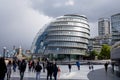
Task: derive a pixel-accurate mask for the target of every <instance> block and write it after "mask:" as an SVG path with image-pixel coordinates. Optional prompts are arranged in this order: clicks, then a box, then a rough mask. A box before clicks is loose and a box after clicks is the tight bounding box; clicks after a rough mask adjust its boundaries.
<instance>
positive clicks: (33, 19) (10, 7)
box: [0, 0, 52, 51]
mask: <svg viewBox="0 0 120 80" xmlns="http://www.w3.org/2000/svg"><path fill="white" fill-rule="evenodd" d="M31 5H32V3H31V2H30V1H29V0H19V1H16V0H10V1H9V0H2V1H0V22H1V23H0V38H1V40H0V44H1V45H0V49H2V47H3V46H6V47H10V46H11V47H12V46H13V45H17V46H19V45H21V46H23V47H24V48H27V49H29V48H30V46H31V44H32V41H33V39H34V37H35V35H36V33H37V32H38V31H39V29H41V28H42V27H43V26H44V25H45V24H46V23H48V22H49V21H50V20H51V19H52V18H51V17H49V16H46V15H44V14H43V13H42V12H40V11H37V10H35V9H33V8H32V7H31ZM1 51H2V50H1Z"/></svg>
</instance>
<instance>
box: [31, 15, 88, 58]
mask: <svg viewBox="0 0 120 80" xmlns="http://www.w3.org/2000/svg"><path fill="white" fill-rule="evenodd" d="M89 36H90V27H89V25H88V21H87V18H86V17H85V16H83V15H75V14H67V15H64V16H60V17H57V18H56V19H55V20H53V21H52V22H51V23H49V24H48V25H47V26H46V27H45V28H44V30H40V31H39V32H38V34H37V36H36V38H35V39H34V41H33V44H32V52H33V53H35V54H44V55H50V54H51V55H52V56H57V57H60V56H62V58H63V57H64V58H66V57H70V56H71V58H72V57H74V58H77V59H79V58H80V57H81V56H84V55H85V53H86V50H87V45H88V39H89Z"/></svg>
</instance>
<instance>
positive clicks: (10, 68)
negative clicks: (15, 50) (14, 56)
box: [7, 61, 12, 80]
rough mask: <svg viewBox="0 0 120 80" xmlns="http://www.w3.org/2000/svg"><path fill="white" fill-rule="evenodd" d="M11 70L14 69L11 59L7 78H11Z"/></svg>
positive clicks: (8, 79)
mask: <svg viewBox="0 0 120 80" xmlns="http://www.w3.org/2000/svg"><path fill="white" fill-rule="evenodd" d="M11 71H12V63H11V61H9V62H8V64H7V80H10V77H11Z"/></svg>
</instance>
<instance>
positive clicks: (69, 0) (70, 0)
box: [65, 0, 75, 6]
mask: <svg viewBox="0 0 120 80" xmlns="http://www.w3.org/2000/svg"><path fill="white" fill-rule="evenodd" d="M74 4H75V2H74V1H73V0H68V1H67V2H65V5H66V6H73V5H74Z"/></svg>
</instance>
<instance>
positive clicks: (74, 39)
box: [46, 36, 88, 43]
mask: <svg viewBox="0 0 120 80" xmlns="http://www.w3.org/2000/svg"><path fill="white" fill-rule="evenodd" d="M50 40H58V41H59V40H60V41H61V40H63V41H80V42H86V43H88V39H84V38H81V37H68V36H49V37H47V39H46V41H50Z"/></svg>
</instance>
